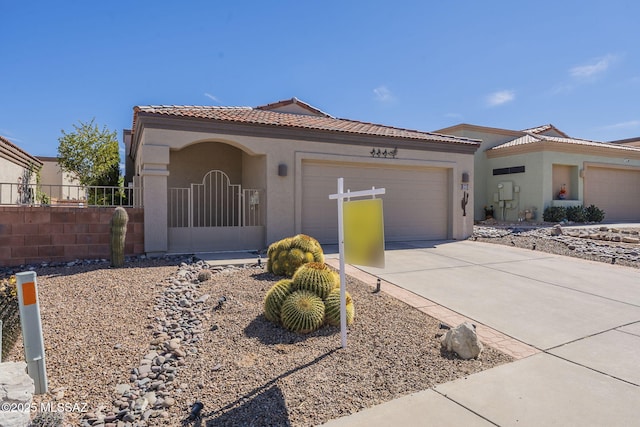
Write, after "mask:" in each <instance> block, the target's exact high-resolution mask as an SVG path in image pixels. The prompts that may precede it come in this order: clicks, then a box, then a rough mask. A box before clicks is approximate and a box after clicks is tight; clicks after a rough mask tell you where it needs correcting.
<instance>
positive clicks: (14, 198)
mask: <svg viewBox="0 0 640 427" xmlns="http://www.w3.org/2000/svg"><path fill="white" fill-rule="evenodd" d="M41 167H42V162H41V161H40V160H38V159H37V158H36V157H34V156H32V155H31V154H29V153H27V152H26V151H24V150H23V149H21V148H20V147H18V146H17V145H15V144H14V143H12V142H11V141H9V140H8V139H7V138H5V137H3V136H0V185H2V188H1V189H0V204H21V203H32V202H33V200H27V199H28V198H29V197H31V198H33V194H30V193H29V188H28V187H25V188H23V187H22V185H24V184H25V183H26V182H27V181H28V184H35V183H36V175H37V171H38V170H39V169H40V168H41ZM25 178H28V179H25ZM31 193H32V192H31ZM29 194H30V196H29Z"/></svg>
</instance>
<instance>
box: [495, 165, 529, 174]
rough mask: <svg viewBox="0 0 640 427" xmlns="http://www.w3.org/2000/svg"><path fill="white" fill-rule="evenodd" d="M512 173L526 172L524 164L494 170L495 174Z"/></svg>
mask: <svg viewBox="0 0 640 427" xmlns="http://www.w3.org/2000/svg"><path fill="white" fill-rule="evenodd" d="M510 173H524V166H512V167H510V168H499V169H494V170H493V175H509V174H510Z"/></svg>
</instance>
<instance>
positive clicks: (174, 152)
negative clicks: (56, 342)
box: [136, 128, 474, 252]
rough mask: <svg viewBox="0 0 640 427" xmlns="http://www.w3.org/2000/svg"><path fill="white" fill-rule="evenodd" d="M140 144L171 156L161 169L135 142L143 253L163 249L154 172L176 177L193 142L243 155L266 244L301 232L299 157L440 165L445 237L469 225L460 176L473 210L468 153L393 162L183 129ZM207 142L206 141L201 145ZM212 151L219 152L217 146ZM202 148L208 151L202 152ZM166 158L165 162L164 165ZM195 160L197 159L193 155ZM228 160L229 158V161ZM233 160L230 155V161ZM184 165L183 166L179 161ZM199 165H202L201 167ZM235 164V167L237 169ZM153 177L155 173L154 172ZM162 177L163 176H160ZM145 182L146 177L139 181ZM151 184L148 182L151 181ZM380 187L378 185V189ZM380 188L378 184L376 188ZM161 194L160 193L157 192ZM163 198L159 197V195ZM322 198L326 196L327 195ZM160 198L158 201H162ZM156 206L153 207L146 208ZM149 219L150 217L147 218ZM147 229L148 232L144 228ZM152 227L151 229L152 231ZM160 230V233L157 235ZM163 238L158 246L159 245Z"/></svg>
mask: <svg viewBox="0 0 640 427" xmlns="http://www.w3.org/2000/svg"><path fill="white" fill-rule="evenodd" d="M141 141H142V142H143V144H146V145H147V146H149V145H150V146H153V147H155V148H154V150H161V149H163V150H165V151H166V152H171V155H170V156H167V159H166V163H165V164H164V165H163V164H162V161H160V160H159V159H160V157H161V156H149V155H147V153H146V151H147V148H146V147H145V146H144V145H143V144H140V145H139V146H138V150H139V152H138V153H137V155H138V161H137V167H136V169H137V170H138V171H139V172H140V173H142V174H143V175H144V174H145V173H146V172H145V170H146V171H152V175H153V178H151V179H149V180H148V183H149V184H151V186H150V188H151V191H152V193H153V194H154V196H148V186H147V185H146V184H145V215H146V217H145V228H146V229H147V231H145V235H147V236H149V233H151V234H153V236H154V237H153V238H154V239H157V240H155V241H153V242H150V241H149V239H147V240H146V241H145V242H146V244H147V247H146V250H147V251H151V252H155V251H162V250H163V249H162V248H163V245H164V247H166V208H165V209H164V210H163V209H161V205H162V204H164V205H165V206H166V188H164V189H163V188H162V183H161V182H160V181H161V180H162V179H163V178H164V177H163V176H161V175H162V173H159V172H158V171H163V170H164V171H166V173H168V178H164V181H165V184H166V183H167V182H172V183H173V182H175V181H174V180H175V179H176V178H173V177H172V175H176V174H181V173H183V172H179V171H178V168H175V166H177V164H176V165H174V164H173V162H174V160H177V159H178V158H179V157H177V156H179V155H180V154H179V153H181V151H182V150H183V149H184V151H182V153H185V154H190V156H189V157H187V156H186V155H185V157H184V158H182V159H181V163H183V162H187V161H188V160H189V159H193V158H194V157H193V156H192V154H193V153H196V152H199V150H202V149H203V148H202V147H201V148H197V147H198V146H193V148H191V149H190V148H186V149H185V147H187V146H189V145H191V144H193V143H194V142H199V141H216V142H218V143H223V144H227V145H228V146H229V147H228V148H225V149H224V150H223V152H225V153H226V152H230V153H233V152H235V151H233V149H232V148H231V147H236V148H237V149H238V150H241V151H242V152H243V154H242V156H241V157H240V159H241V165H238V171H240V170H242V177H241V179H242V181H244V182H243V185H244V186H251V187H254V188H264V189H266V200H267V206H266V215H265V216H266V230H267V235H266V242H265V245H266V244H267V243H268V242H273V241H275V240H278V239H280V238H282V237H285V236H288V235H293V234H296V233H299V232H300V230H301V220H300V209H301V194H300V192H301V187H300V182H301V179H300V173H301V164H302V161H303V160H304V159H327V160H331V161H340V162H355V163H360V164H371V165H376V164H380V165H382V164H384V165H395V166H403V165H404V166H417V165H422V166H434V167H443V168H447V169H449V170H450V173H451V176H452V179H451V180H450V181H451V188H450V191H451V202H450V203H451V212H452V220H451V237H452V238H463V237H464V233H465V230H466V233H467V234H468V233H469V232H470V230H471V225H469V224H466V225H465V221H467V222H471V223H472V219H471V217H470V216H467V217H464V218H463V217H462V210H461V208H460V200H461V198H462V194H463V192H462V190H461V188H460V183H461V182H460V181H461V175H462V173H463V172H466V173H468V174H469V175H470V179H471V183H470V188H469V191H470V194H471V196H470V199H469V205H468V209H469V208H470V207H471V206H473V203H474V201H473V179H474V177H473V167H474V166H473V156H472V155H470V154H458V153H451V152H438V151H426V150H419V149H404V148H399V149H398V154H397V157H396V158H395V159H391V158H372V157H371V154H370V151H371V146H365V145H350V144H336V143H323V142H317V141H306V140H302V139H300V140H293V139H275V138H264V137H257V136H242V135H237V136H235V135H228V134H216V133H212V132H209V133H207V132H197V131H187V130H167V129H155V128H145V131H144V135H142V138H141ZM206 144H209V143H206ZM395 146H396V143H394V141H393V140H389V148H390V149H391V148H393V147H395ZM218 148H221V147H220V146H218ZM207 149H208V148H207ZM169 157H170V161H171V164H169ZM198 157H200V156H198ZM202 157H203V158H204V160H202V159H200V160H202V165H201V166H198V167H202V168H203V169H207V171H208V170H210V169H215V168H216V167H215V166H214V165H215V164H216V162H217V160H216V159H215V158H214V157H211V156H209V157H206V158H205V156H202ZM230 158H231V157H230ZM233 159H234V160H233V161H234V162H235V157H233ZM183 164H184V163H183ZM280 164H285V165H286V166H287V170H288V173H287V176H284V177H283V176H278V166H279V165H280ZM204 165H207V166H206V167H204ZM240 166H241V167H240ZM220 169H222V170H225V171H226V170H227V169H230V168H229V167H228V166H225V168H220ZM156 173H159V175H158V174H156ZM163 173H164V172H163ZM145 179H146V178H145ZM152 180H153V181H155V182H153V183H152V182H151V181H152ZM383 184H384V183H382V185H383ZM378 185H380V184H378ZM163 191H164V193H163ZM163 194H164V196H163ZM327 196H328V195H327ZM162 197H164V198H162ZM152 206H157V207H159V209H155V208H152ZM152 215H153V216H155V217H156V218H155V219H152V218H150V216H152ZM147 227H149V228H147ZM152 228H153V230H152ZM162 228H164V229H165V231H162ZM163 239H164V242H163V241H162V240H163Z"/></svg>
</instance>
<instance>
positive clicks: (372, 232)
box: [342, 199, 384, 267]
mask: <svg viewBox="0 0 640 427" xmlns="http://www.w3.org/2000/svg"><path fill="white" fill-rule="evenodd" d="M342 213H343V221H344V258H345V261H346V262H347V263H349V264H356V265H367V266H371V267H384V220H383V216H382V199H368V200H354V201H351V202H347V201H345V202H344V206H343V211H342Z"/></svg>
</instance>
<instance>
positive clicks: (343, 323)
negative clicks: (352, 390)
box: [338, 178, 347, 348]
mask: <svg viewBox="0 0 640 427" xmlns="http://www.w3.org/2000/svg"><path fill="white" fill-rule="evenodd" d="M343 193H344V178H338V195H342V194H343ZM343 206H344V197H338V246H339V251H340V337H341V341H342V348H347V294H346V292H347V282H346V277H345V276H346V275H345V272H344V222H343V215H342V209H343Z"/></svg>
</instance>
